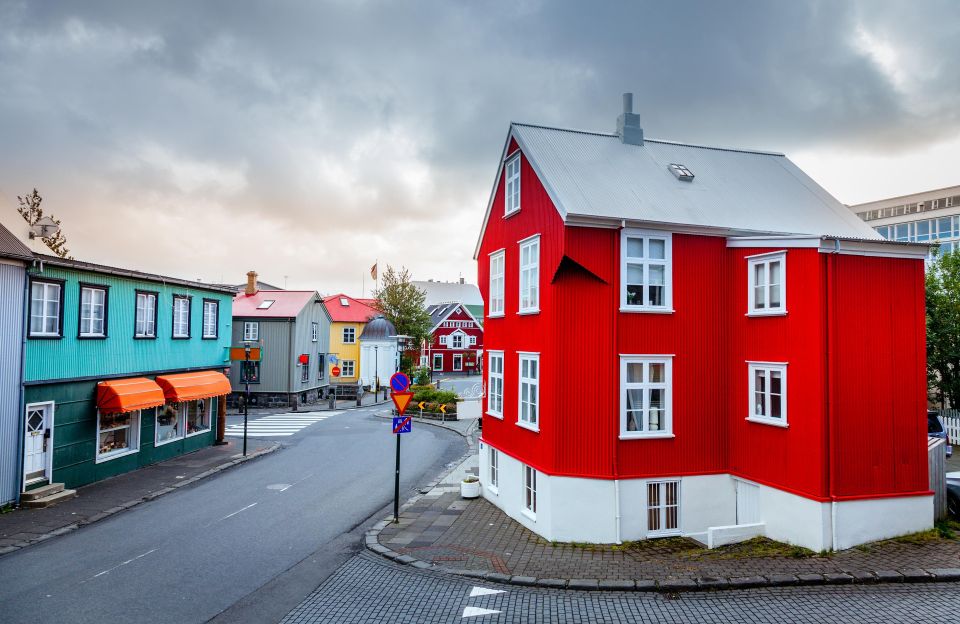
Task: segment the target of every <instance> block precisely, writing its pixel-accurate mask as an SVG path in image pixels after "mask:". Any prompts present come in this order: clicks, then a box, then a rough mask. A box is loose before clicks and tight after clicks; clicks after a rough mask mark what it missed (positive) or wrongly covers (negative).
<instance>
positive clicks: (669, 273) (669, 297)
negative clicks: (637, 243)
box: [620, 228, 674, 314]
mask: <svg viewBox="0 0 960 624" xmlns="http://www.w3.org/2000/svg"><path fill="white" fill-rule="evenodd" d="M628 238H640V239H643V254H644V255H643V256H642V257H634V256H628V255H627V253H628V247H629V246H628V245H627V239H628ZM651 239H656V240H662V241H663V243H664V244H663V256H664V257H663V258H662V259H660V258H648V257H647V255H648V253H649V252H648V250H649V249H650V240H651ZM628 265H642V266H643V285H642V289H641V297H640V300H641V301H648V299H649V297H648V289H649V288H650V265H663V266H664V269H663V305H658V306H654V305H648V304H646V303H643V304H640V305H628V304H627V274H628V272H627V266H628ZM620 311H621V312H654V313H659V314H672V313H673V311H674V310H673V234H672V233H671V232H663V231H658V230H640V229H636V228H624V229H623V230H621V231H620Z"/></svg>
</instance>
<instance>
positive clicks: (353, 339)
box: [340, 327, 357, 344]
mask: <svg viewBox="0 0 960 624" xmlns="http://www.w3.org/2000/svg"><path fill="white" fill-rule="evenodd" d="M347 334H349V335H350V340H347ZM340 341H341V342H342V343H343V344H357V328H356V327H344V328H343V331H342V332H340Z"/></svg>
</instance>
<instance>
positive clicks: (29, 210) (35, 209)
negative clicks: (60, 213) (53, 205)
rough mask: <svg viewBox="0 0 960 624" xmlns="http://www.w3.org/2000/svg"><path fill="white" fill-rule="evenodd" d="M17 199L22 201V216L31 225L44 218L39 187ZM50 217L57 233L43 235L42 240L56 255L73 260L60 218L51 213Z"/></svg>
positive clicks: (19, 210) (18, 209)
mask: <svg viewBox="0 0 960 624" xmlns="http://www.w3.org/2000/svg"><path fill="white" fill-rule="evenodd" d="M17 201H18V202H20V206H19V207H18V208H17V212H19V213H20V216H21V217H23V220H24V221H26V222H27V223H28V224H29V225H31V226H34V225H36V224H37V222H38V221H40V219H43V208H41V207H40V204H41V203H42V202H43V198H42V197H40V193H38V192H37V189H33V192H32V193H30V194H29V195H27V196H26V197H20V196H19V195H18V196H17ZM49 219H50V220H51V221H53V222H54V223H55V224H56V225H57V228H58V229H57V233H56V234H54V235H53V236H47V237H41V238H40V240H42V241H43V243H44V244H45V245H46V246H47V247H48V248H49V249H50V251H51V252H53V254H54V255H56V256H59V257H61V258H69V259H70V260H73V257H72V256H71V255H70V250H69V249H67V237H66V236H64V234H63V229H62V228H61V227H60V219H57V218H56V217H54V216H53V215H49Z"/></svg>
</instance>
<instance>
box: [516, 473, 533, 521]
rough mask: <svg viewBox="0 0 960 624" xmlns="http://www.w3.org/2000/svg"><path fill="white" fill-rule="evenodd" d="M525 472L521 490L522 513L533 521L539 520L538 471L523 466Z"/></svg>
mask: <svg viewBox="0 0 960 624" xmlns="http://www.w3.org/2000/svg"><path fill="white" fill-rule="evenodd" d="M521 466H523V470H522V471H521V472H522V474H523V487H521V488H520V496H521V503H522V507H521V508H520V512H521V513H523V515H525V516H527V517H528V518H530V519H531V520H536V519H537V469H536V468H534V467H532V466H528V465H526V464H521Z"/></svg>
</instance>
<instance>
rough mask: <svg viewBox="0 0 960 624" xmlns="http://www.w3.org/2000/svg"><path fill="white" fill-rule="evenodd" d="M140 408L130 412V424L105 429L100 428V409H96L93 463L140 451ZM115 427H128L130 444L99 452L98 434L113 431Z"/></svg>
mask: <svg viewBox="0 0 960 624" xmlns="http://www.w3.org/2000/svg"><path fill="white" fill-rule="evenodd" d="M141 412H142V410H134V411H132V412H130V424H129V425H126V426H125V427H111V428H109V429H106V430H101V429H100V416H101V414H100V410H97V438H96V440H97V441H96V445H97V446H96V458H95V461H94V463H96V464H99V463H101V462H105V461H110V460H111V459H116V458H118V457H125V456H127V455H133V454H134V453H139V452H140V417H141ZM116 429H129V433H128V434H127V435H128V436H129V438H128V439H129V440H130V445H129V446H128V447H127V448H125V449H119V450H116V451H108V452H106V453H101V452H100V435H101V434H102V433H105V432H107V431H113V430H116Z"/></svg>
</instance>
